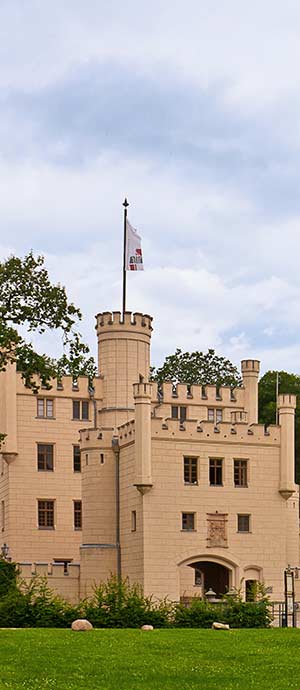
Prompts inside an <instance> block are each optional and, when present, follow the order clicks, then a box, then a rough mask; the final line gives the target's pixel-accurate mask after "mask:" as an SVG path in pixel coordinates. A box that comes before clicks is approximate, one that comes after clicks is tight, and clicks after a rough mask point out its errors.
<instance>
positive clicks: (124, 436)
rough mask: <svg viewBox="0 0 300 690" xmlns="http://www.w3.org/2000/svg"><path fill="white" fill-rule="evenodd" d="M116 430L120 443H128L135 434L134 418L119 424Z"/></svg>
mask: <svg viewBox="0 0 300 690" xmlns="http://www.w3.org/2000/svg"><path fill="white" fill-rule="evenodd" d="M118 432H119V442H120V445H122V443H128V441H129V440H130V441H133V440H134V436H135V420H134V419H131V420H130V422H126V424H122V425H121V426H119V427H118Z"/></svg>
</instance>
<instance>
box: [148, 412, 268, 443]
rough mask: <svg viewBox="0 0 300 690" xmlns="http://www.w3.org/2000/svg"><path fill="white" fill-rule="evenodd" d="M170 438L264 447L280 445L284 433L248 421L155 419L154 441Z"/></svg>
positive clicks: (153, 424)
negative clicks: (156, 438) (215, 422)
mask: <svg viewBox="0 0 300 690" xmlns="http://www.w3.org/2000/svg"><path fill="white" fill-rule="evenodd" d="M156 436H157V437H160V438H166V439H167V438H170V439H172V440H173V441H175V440H176V441H177V440H185V439H186V440H188V439H189V438H191V437H192V438H193V439H194V440H195V439H197V440H198V441H201V442H213V443H214V444H216V443H224V442H226V441H227V443H228V442H230V443H234V444H239V443H244V444H245V443H246V444H250V445H251V444H253V443H254V444H257V443H259V444H263V445H270V446H272V445H280V438H281V430H280V427H279V426H275V425H271V426H269V427H268V428H267V429H266V428H265V426H264V425H263V424H247V422H236V423H231V422H219V423H218V424H214V422H209V421H207V419H205V420H201V419H199V420H197V419H187V420H185V421H184V422H180V420H177V419H169V418H163V417H161V418H159V417H154V418H152V438H155V437H156Z"/></svg>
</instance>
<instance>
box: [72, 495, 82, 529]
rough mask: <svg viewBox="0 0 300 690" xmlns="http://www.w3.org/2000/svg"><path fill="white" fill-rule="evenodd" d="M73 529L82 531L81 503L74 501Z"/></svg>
mask: <svg viewBox="0 0 300 690" xmlns="http://www.w3.org/2000/svg"><path fill="white" fill-rule="evenodd" d="M74 529H82V504H81V501H74Z"/></svg>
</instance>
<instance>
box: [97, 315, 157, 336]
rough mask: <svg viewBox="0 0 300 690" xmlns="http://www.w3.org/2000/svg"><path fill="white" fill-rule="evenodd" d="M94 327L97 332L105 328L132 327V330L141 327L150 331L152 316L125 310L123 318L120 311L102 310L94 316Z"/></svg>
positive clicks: (124, 328)
mask: <svg viewBox="0 0 300 690" xmlns="http://www.w3.org/2000/svg"><path fill="white" fill-rule="evenodd" d="M96 320H97V323H96V329H97V332H99V330H100V329H101V332H105V330H107V329H108V330H109V331H111V329H112V328H113V329H114V330H120V329H121V330H124V331H126V330H128V329H130V330H131V329H133V331H138V330H139V329H143V330H145V331H147V330H149V331H150V332H151V331H152V325H151V324H152V316H149V314H142V313H140V312H131V311H126V312H125V314H124V319H122V315H121V312H120V311H103V312H101V313H99V314H97V316H96Z"/></svg>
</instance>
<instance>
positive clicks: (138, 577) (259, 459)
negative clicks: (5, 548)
mask: <svg viewBox="0 0 300 690" xmlns="http://www.w3.org/2000/svg"><path fill="white" fill-rule="evenodd" d="M96 330H97V337H98V355H99V362H98V364H99V372H100V374H99V377H97V378H96V379H95V381H94V386H93V388H89V386H88V381H87V380H86V379H85V378H84V377H82V378H80V379H79V380H78V381H77V382H76V385H74V383H72V381H71V380H70V378H69V377H64V378H63V379H62V381H61V382H60V383H59V384H57V383H56V382H52V388H51V389H50V390H49V391H48V390H43V389H41V390H40V391H39V394H38V395H34V394H33V393H32V392H31V391H29V390H28V389H26V388H25V387H24V385H23V383H22V379H21V376H20V374H18V373H17V372H16V371H15V369H14V367H12V366H10V367H9V368H8V369H7V371H6V372H3V373H1V375H0V430H1V431H3V432H4V433H6V438H5V441H4V443H3V445H2V461H1V462H2V464H1V481H0V500H1V529H2V539H3V543H6V544H8V545H9V549H10V551H9V554H10V556H11V557H12V558H13V559H14V560H16V561H17V562H19V563H20V564H21V568H22V572H23V575H24V576H25V577H30V575H31V573H32V572H37V573H41V574H47V575H48V578H49V582H50V584H52V586H53V588H54V589H57V590H58V591H59V592H61V593H62V594H64V595H65V596H69V597H70V598H72V599H73V600H76V599H78V597H79V596H81V597H85V596H86V595H88V594H89V593H90V592H91V589H92V587H93V584H94V583H95V582H97V581H100V580H105V579H107V578H108V577H109V576H110V574H111V573H115V574H117V575H119V576H122V577H126V576H128V577H129V579H130V581H131V582H138V583H140V584H141V585H142V586H143V588H144V592H145V593H146V594H148V595H150V594H153V595H154V596H155V597H160V598H162V597H169V598H170V599H173V600H179V599H182V600H184V599H188V598H190V597H192V596H195V595H197V596H203V595H204V593H205V592H206V591H207V590H208V589H212V590H213V591H214V592H215V594H216V596H220V595H222V594H223V593H225V592H226V591H227V590H228V589H231V588H232V587H239V586H240V583H242V587H243V591H244V595H245V597H246V598H247V596H248V595H249V592H250V589H251V585H252V583H253V581H259V582H264V583H265V585H266V586H267V587H268V588H269V592H270V595H271V598H272V599H273V600H282V599H283V572H284V569H285V568H286V567H287V565H289V564H290V565H292V566H297V565H298V564H299V491H298V486H297V485H296V484H295V482H294V414H295V406H296V399H295V396H293V395H285V394H282V395H280V396H279V424H278V426H270V427H269V428H268V429H266V428H265V427H264V426H263V425H259V424H258V416H257V410H258V376H259V362H258V361H256V360H243V361H242V377H243V386H242V387H240V388H236V389H235V390H232V389H230V387H221V388H219V389H218V388H216V387H215V386H211V385H207V386H204V387H203V386H199V385H191V386H187V385H185V384H178V385H177V386H174V385H172V383H170V382H166V383H164V384H163V385H162V386H161V387H159V388H158V387H157V384H154V383H150V382H149V368H150V340H151V332H152V319H151V317H150V316H148V315H143V314H140V313H134V314H131V313H130V312H126V313H125V317H124V320H122V319H121V314H120V313H119V312H112V313H110V312H104V313H102V314H98V316H97V325H96ZM296 585H298V582H297V580H296ZM299 594H300V588H299Z"/></svg>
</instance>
